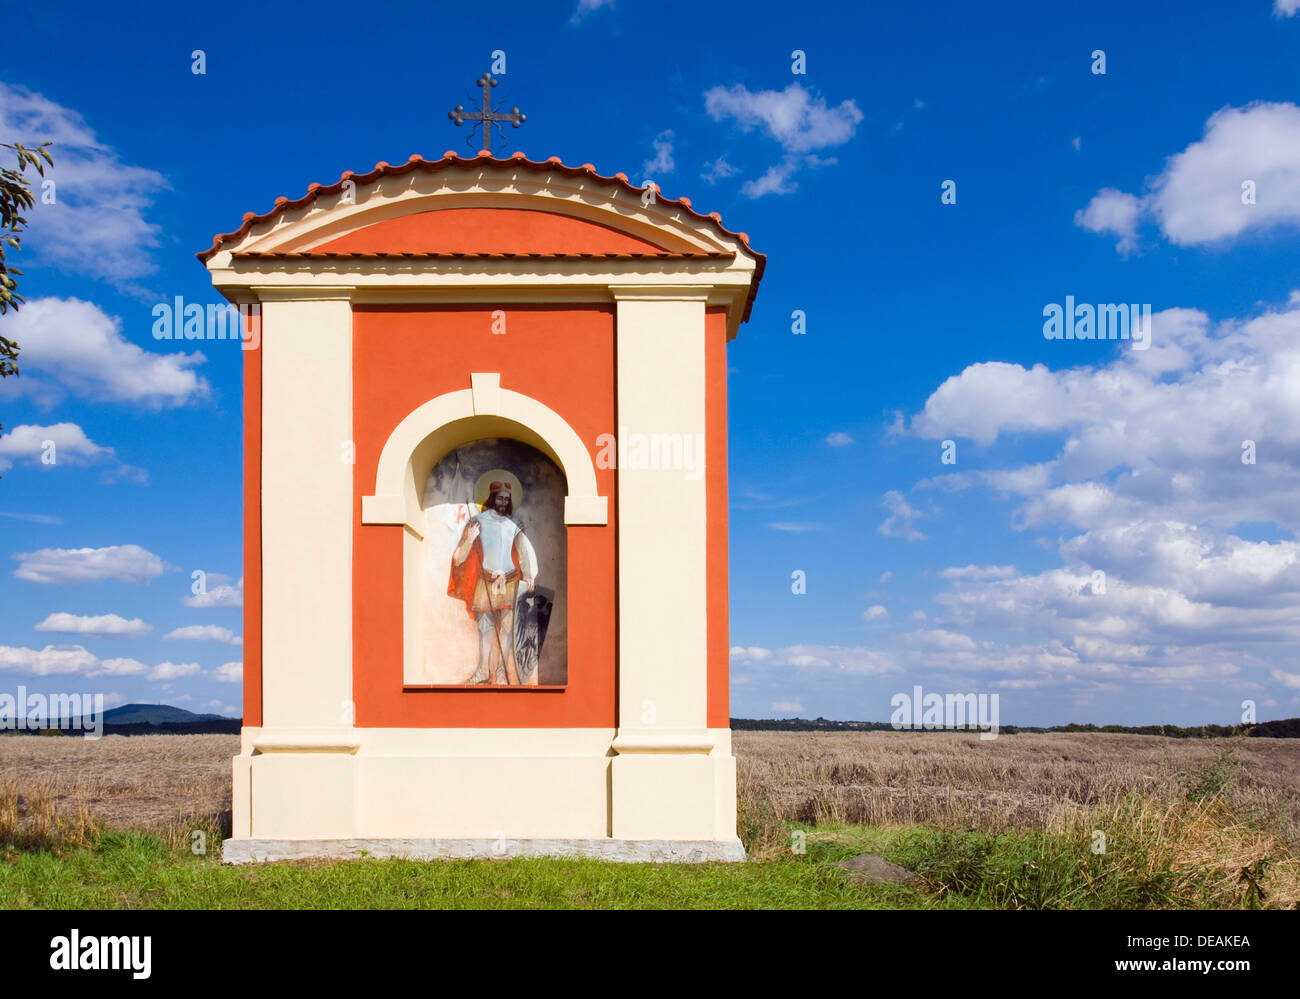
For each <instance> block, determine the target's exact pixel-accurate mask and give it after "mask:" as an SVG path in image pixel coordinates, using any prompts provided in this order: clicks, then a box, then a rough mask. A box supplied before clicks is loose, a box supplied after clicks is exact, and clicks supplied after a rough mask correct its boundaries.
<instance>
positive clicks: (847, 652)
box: [731, 645, 899, 677]
mask: <svg viewBox="0 0 1300 999" xmlns="http://www.w3.org/2000/svg"><path fill="white" fill-rule="evenodd" d="M756 653H757V654H756ZM731 664H732V668H733V669H736V670H738V671H739V672H740V673H741V675H742V677H743V675H744V674H745V673H746V672H752V671H756V670H757V671H762V672H765V673H768V674H771V673H773V672H777V673H780V674H783V675H786V676H788V673H789V668H790V667H793V668H795V669H799V670H809V671H813V672H825V673H831V674H834V673H844V674H851V675H855V676H880V675H882V674H885V673H896V672H898V670H899V667H898V665H897V663H896V662H895V661H894V658H893V656H892V655H890V654H889V653H887V652H882V651H880V650H879V649H868V648H864V647H863V646H840V645H790V646H787V647H785V648H781V649H750V648H745V647H744V646H735V647H734V648H732V650H731Z"/></svg>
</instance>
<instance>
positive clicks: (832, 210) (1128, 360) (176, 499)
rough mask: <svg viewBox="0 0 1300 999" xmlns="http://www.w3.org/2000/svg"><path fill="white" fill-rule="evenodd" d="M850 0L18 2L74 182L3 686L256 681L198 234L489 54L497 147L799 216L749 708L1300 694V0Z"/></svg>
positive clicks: (758, 312)
mask: <svg viewBox="0 0 1300 999" xmlns="http://www.w3.org/2000/svg"><path fill="white" fill-rule="evenodd" d="M825 6H827V5H822V7H819V8H816V9H814V7H813V5H804V6H795V7H793V8H791V7H789V6H787V5H776V4H764V3H751V4H744V5H740V4H734V5H732V4H716V5H714V4H709V5H703V4H689V5H688V4H675V3H664V4H657V5H655V6H654V8H653V10H650V9H645V8H638V7H635V6H634V5H631V4H627V3H623V2H615V3H603V4H595V3H588V2H587V0H583V4H582V5H581V6H580V7H577V8H575V7H574V6H572V5H571V4H519V3H498V4H494V5H491V7H490V8H488V7H487V6H484V5H473V4H465V5H459V6H457V7H455V8H445V7H435V6H433V5H409V6H401V5H385V4H370V5H367V6H366V7H365V8H364V9H361V8H358V7H357V6H356V5H354V4H348V5H344V4H328V3H326V4H317V5H315V6H313V7H312V8H311V10H310V12H307V11H305V9H304V8H301V7H284V8H277V7H275V6H274V5H272V6H270V7H268V6H265V5H262V4H257V5H254V4H238V3H235V4H229V5H226V6H224V7H223V8H222V14H221V16H220V17H219V18H213V17H211V16H208V15H205V14H204V13H203V12H202V11H201V10H199V9H194V10H187V9H183V8H176V7H174V6H172V5H168V6H162V5H156V6H153V5H148V4H145V5H142V6H139V7H137V8H134V9H133V11H132V13H131V14H130V15H129V16H123V15H122V14H121V13H120V11H115V10H112V9H103V8H101V7H99V6H98V5H78V4H59V5H57V6H56V7H55V8H51V7H49V6H45V7H41V8H28V9H18V10H15V11H13V12H11V13H10V14H9V15H7V16H8V17H9V18H11V19H12V20H14V21H16V24H14V25H13V26H12V28H11V31H13V32H14V35H13V37H15V38H16V39H17V42H18V44H17V45H16V46H15V47H14V48H13V50H11V51H10V52H7V53H6V58H5V63H4V67H3V68H2V69H0V141H12V140H14V139H18V140H21V141H25V142H36V141H39V140H41V139H45V138H52V139H54V140H55V142H56V147H55V156H56V166H55V169H54V170H53V171H52V172H51V176H52V177H53V178H54V180H55V182H56V185H57V186H56V197H57V201H56V203H55V204H52V205H40V206H38V207H37V209H36V210H35V211H34V212H33V213H32V225H31V229H30V231H29V234H28V236H27V237H26V239H25V241H24V249H23V251H22V253H21V255H20V256H21V259H18V258H15V259H14V261H13V262H14V263H16V264H18V265H19V266H21V267H23V268H24V269H25V270H26V271H27V276H26V277H25V279H24V280H23V283H22V292H23V293H24V295H25V296H26V298H27V300H28V305H27V306H26V307H25V308H24V309H23V311H22V312H20V313H18V314H17V315H14V314H10V315H8V316H5V317H3V318H0V332H3V333H4V334H5V335H7V336H9V337H11V338H13V339H16V340H18V341H19V342H20V343H21V344H23V346H24V351H23V354H22V355H21V357H20V367H21V369H22V374H21V376H19V377H18V378H10V379H6V380H5V382H4V383H3V384H0V422H3V425H4V431H5V436H4V437H0V474H2V475H3V479H2V480H0V531H3V534H0V537H2V538H3V541H4V544H3V547H4V548H5V549H7V554H8V555H9V556H10V557H9V558H8V559H7V561H8V562H9V564H8V565H7V566H5V567H3V569H2V570H0V606H3V608H4V613H3V617H2V618H0V690H5V689H12V688H13V687H16V686H17V685H18V684H20V683H21V684H25V685H26V686H27V687H28V688H29V689H32V690H45V691H48V692H55V691H67V690H78V691H79V690H98V691H103V692H105V693H106V694H108V695H110V698H109V699H110V701H116V702H117V703H123V702H127V701H136V700H144V701H166V702H170V703H174V704H179V705H182V706H185V707H188V708H191V709H192V710H200V711H205V710H206V711H217V712H223V713H227V714H237V713H238V704H239V690H240V687H239V675H240V674H239V668H238V664H239V663H240V661H241V659H242V654H241V649H240V645H239V644H238V640H239V637H240V634H241V611H240V608H239V600H240V589H239V585H238V584H239V580H240V578H241V575H242V568H241V564H240V562H241V552H240V540H239V538H240V518H241V491H240V490H241V483H240V475H241V470H240V453H241V444H240V433H239V429H240V418H241V415H240V371H239V361H240V358H239V356H238V355H239V351H238V348H236V347H233V346H232V345H230V344H229V343H223V342H209V343H198V344H194V343H190V344H182V345H180V349H177V347H175V346H173V345H171V344H167V343H160V342H158V341H155V340H154V339H153V338H152V336H151V332H150V330H151V325H152V321H153V320H152V315H151V310H152V308H153V306H154V304H156V303H158V302H166V301H171V300H172V299H173V298H174V297H175V296H177V295H179V296H182V297H184V298H185V299H186V301H195V302H203V303H209V302H215V301H216V296H215V293H214V292H213V291H212V289H211V286H210V284H209V283H208V280H207V275H206V272H205V271H204V269H203V268H202V266H201V265H199V264H198V263H197V261H196V260H195V259H194V256H193V254H194V252H196V251H198V250H201V249H204V248H206V247H207V246H208V245H210V242H211V237H212V235H213V234H214V233H216V232H224V231H228V230H231V229H234V228H236V227H237V225H238V224H239V221H240V218H241V216H242V215H243V213H245V212H248V211H258V212H261V211H266V210H267V209H269V208H270V207H271V206H272V204H273V201H274V199H275V198H276V197H277V196H288V197H298V196H300V195H301V194H303V193H305V191H306V188H307V185H308V184H310V183H312V182H324V183H328V182H330V181H333V180H335V179H337V178H338V176H339V174H340V173H342V172H343V171H344V170H357V171H363V170H366V169H369V168H370V167H371V166H372V165H373V164H374V163H375V162H377V161H379V160H385V161H389V162H395V163H396V162H402V161H404V160H406V159H407V158H408V157H409V156H410V155H411V154H412V153H419V154H421V155H423V156H426V157H429V158H435V157H437V156H439V155H441V154H442V152H443V151H444V150H447V149H454V150H457V151H460V152H463V153H466V154H468V153H469V152H471V151H472V150H471V147H470V146H468V145H466V143H465V137H466V132H465V130H464V129H457V128H455V127H454V126H453V125H452V124H451V123H450V122H449V121H448V120H447V118H446V112H447V110H448V109H449V108H450V107H451V106H452V105H453V104H456V103H468V102H467V101H466V99H465V98H466V91H467V90H469V89H471V87H472V84H473V81H474V79H475V78H476V77H477V75H478V74H479V73H480V72H482V71H483V70H484V69H485V68H486V67H487V66H488V64H489V61H490V59H491V54H492V52H493V51H494V50H498V49H499V50H503V51H504V52H505V53H506V71H505V73H503V74H498V76H499V78H500V80H501V86H500V87H498V90H497V96H498V98H499V99H501V100H503V101H504V102H505V103H506V104H507V105H510V104H517V105H519V106H520V107H521V109H522V110H523V111H524V112H525V113H526V114H527V115H528V122H527V124H526V125H525V126H524V127H523V128H522V129H520V130H518V131H512V132H511V133H510V136H509V137H510V140H511V142H512V145H511V146H510V147H509V148H510V150H514V149H522V150H524V151H525V152H526V153H528V155H529V156H530V157H532V158H534V159H544V158H545V157H548V156H552V155H556V156H559V157H561V158H562V159H563V160H564V161H565V162H568V163H573V164H581V163H584V162H591V163H593V164H595V165H596V167H597V168H598V169H599V170H600V171H601V172H602V173H605V174H612V173H614V172H616V171H623V172H626V173H627V174H628V175H629V176H630V177H631V178H632V179H633V180H634V181H636V182H640V181H642V180H645V179H653V180H654V181H656V182H657V183H658V184H659V185H660V186H661V188H662V190H663V191H664V193H665V194H666V195H667V196H669V197H677V196H679V195H686V196H689V197H690V198H691V200H692V202H693V204H694V205H695V207H696V208H698V209H700V210H702V211H705V212H708V211H718V212H720V213H721V214H722V217H723V220H724V222H725V223H726V224H727V226H728V227H730V228H732V229H739V230H743V231H745V232H747V233H749V234H750V236H751V238H752V242H753V245H754V247H755V248H756V249H758V250H760V251H762V252H764V253H766V254H767V255H768V267H767V274H766V277H765V280H764V283H763V286H762V288H761V290H760V293H759V296H758V300H757V304H756V307H755V310H754V314H753V318H752V320H751V322H750V323H749V324H748V325H747V326H745V327H743V328H742V330H741V333H740V336H739V338H738V339H737V340H735V341H734V342H733V343H732V344H731V346H730V347H729V364H730V369H731V374H730V449H731V451H730V475H731V559H732V562H731V641H732V644H733V646H734V649H733V654H732V663H733V686H732V697H733V711H732V713H733V714H734V715H738V716H750V717H754V716H778V717H782V716H789V715H803V716H809V717H811V716H817V715H822V716H826V717H834V718H865V719H885V718H887V717H888V716H889V714H890V706H889V702H890V697H891V696H892V695H893V694H894V693H896V692H900V691H910V690H911V689H912V687H913V686H914V685H916V684H921V685H922V686H923V687H924V688H925V689H926V690H927V691H938V692H987V693H997V694H999V697H1000V699H1001V720H1002V722H1003V723H1004V724H1008V723H1012V724H1014V723H1019V724H1056V723H1063V722H1067V721H1094V722H1121V723H1150V722H1174V723H1200V722H1210V721H1214V722H1225V723H1226V722H1234V721H1237V720H1239V719H1240V716H1241V711H1242V702H1243V701H1246V700H1251V701H1254V702H1255V703H1256V704H1257V706H1258V714H1259V717H1260V718H1261V719H1264V718H1273V717H1288V716H1294V715H1296V714H1300V662H1297V655H1296V652H1297V641H1298V640H1300V545H1297V541H1296V535H1295V530H1296V526H1297V522H1298V521H1300V514H1298V513H1297V510H1298V509H1300V504H1297V503H1296V496H1297V489H1300V295H1297V294H1296V292H1297V291H1298V290H1300V273H1298V272H1297V269H1296V266H1295V264H1296V261H1297V260H1298V259H1300V255H1298V254H1297V251H1298V250H1300V108H1298V107H1297V101H1300V79H1298V74H1297V71H1296V66H1297V65H1300V59H1298V58H1297V50H1298V49H1300V14H1297V13H1296V10H1295V7H1296V2H1295V0H1276V4H1274V3H1273V2H1272V0H1246V2H1241V3H1231V4H1229V3H1222V4H1192V3H1179V4H1140V5H1134V4H1131V3H1094V4H1089V5H1087V8H1088V9H1087V10H1059V9H1057V8H1058V7H1059V6H1060V5H1048V4H1041V3H1034V4H1028V3H1025V4H1011V3H1008V4H980V5H967V4H951V5H946V6H939V5H925V7H924V9H922V7H921V6H920V5H913V4H890V5H876V6H875V9H872V10H852V11H849V10H847V9H846V10H834V9H831V10H827V9H822V8H824V7H825ZM1135 7H1137V8H1138V9H1134V8H1135ZM196 49H201V50H203V52H204V56H205V61H206V66H205V69H206V72H205V73H204V74H202V75H196V74H195V73H193V72H192V57H191V53H192V52H193V51H194V50H196ZM796 49H797V50H802V51H803V52H804V53H805V55H806V73H803V74H796V73H794V72H792V68H793V60H792V55H791V54H792V52H794V51H795V50H796ZM1095 50H1102V51H1104V53H1105V73H1104V74H1102V73H1097V72H1094V68H1095V67H1096V65H1097V60H1096V58H1095V57H1094V55H1093V53H1094V51H1095ZM946 180H952V181H954V182H955V184H956V203H955V204H944V203H942V201H941V197H940V195H941V193H942V191H941V185H942V184H943V182H944V181H946ZM1245 181H1253V182H1254V190H1255V201H1254V203H1253V204H1243V202H1242V184H1243V183H1244V182H1245ZM1066 296H1072V297H1073V299H1074V301H1075V302H1077V303H1090V304H1094V303H1095V304H1104V303H1140V304H1149V305H1150V306H1151V310H1152V312H1153V314H1154V317H1153V320H1152V325H1151V342H1150V347H1149V349H1147V350H1145V351H1138V350H1135V349H1134V346H1133V344H1132V343H1131V342H1122V341H1121V342H1113V341H1112V342H1107V341H1103V342H1089V341H1080V340H1049V339H1046V338H1045V337H1044V335H1043V323H1044V319H1043V315H1044V309H1045V308H1047V307H1048V306H1050V305H1051V304H1053V303H1058V304H1059V303H1064V302H1065V300H1066ZM795 310H802V311H803V312H804V313H805V314H806V317H807V333H806V334H804V335H795V334H793V333H792V332H791V315H792V313H793V312H794V311H795ZM46 440H54V441H55V442H56V445H57V455H58V461H57V463H56V464H54V465H53V466H50V465H46V464H42V463H41V460H40V458H41V454H42V444H43V442H44V441H46ZM1246 440H1252V441H1254V442H1255V457H1256V460H1255V463H1254V464H1245V463H1243V461H1242V454H1243V451H1242V448H1243V441H1246ZM944 441H951V442H952V443H953V445H954V450H955V459H956V460H955V463H951V464H945V463H943V462H942V460H941V456H942V454H943V450H944V448H943V442H944ZM196 570H198V571H202V572H204V573H206V574H207V575H206V581H207V594H206V596H202V597H195V596H194V595H193V594H192V593H191V582H192V574H193V573H194V572H195V571H196ZM796 571H799V572H802V573H804V574H805V577H806V581H807V582H806V593H802V594H796V593H793V592H792V573H794V572H796ZM1097 573H1104V580H1099V577H1097V575H1096V574H1097ZM1103 581H1104V585H1103Z"/></svg>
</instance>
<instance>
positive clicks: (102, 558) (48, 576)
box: [14, 545, 166, 583]
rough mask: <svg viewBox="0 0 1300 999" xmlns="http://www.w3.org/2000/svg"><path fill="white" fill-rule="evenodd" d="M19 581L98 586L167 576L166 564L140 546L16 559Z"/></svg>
mask: <svg viewBox="0 0 1300 999" xmlns="http://www.w3.org/2000/svg"><path fill="white" fill-rule="evenodd" d="M14 558H16V559H17V560H18V563H19V565H18V568H17V569H15V570H14V577H15V578H16V579H25V580H27V581H28V582H30V583H95V582H102V581H104V580H108V579H115V580H119V581H121V582H124V583H147V582H149V581H150V580H152V579H156V578H157V577H159V576H161V575H162V574H163V571H164V570H165V569H166V563H165V562H163V560H162V559H160V558H159V557H158V556H157V555H155V554H153V552H150V551H146V550H145V549H143V548H141V547H140V546H139V545H111V546H109V547H107V548H42V549H40V550H39V551H34V552H20V553H18V554H16V555H14Z"/></svg>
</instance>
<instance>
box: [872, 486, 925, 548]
mask: <svg viewBox="0 0 1300 999" xmlns="http://www.w3.org/2000/svg"><path fill="white" fill-rule="evenodd" d="M880 505H881V506H883V507H884V508H885V509H886V510H888V511H889V516H888V517H886V518H885V519H884V520H883V521H881V523H880V527H879V528H878V530H879V531H880V533H881V534H883V535H884V536H885V537H887V538H906V539H907V540H908V541H924V540H925V535H924V534H922V533H921V532H920V531H918V530H917V529H916V527H915V526H914V525H913V524H912V521H914V520H916V519H918V518H919V517H920V516H921V512H920V511H919V510H917V509H916V508H915V507H913V506H911V505H910V504H909V503H908V502H907V500H905V499H903V494H902V493H900V492H899V491H898V490H897V489H891V490H889V492H887V493H885V495H884V497H883V499H882V500H881V503H880Z"/></svg>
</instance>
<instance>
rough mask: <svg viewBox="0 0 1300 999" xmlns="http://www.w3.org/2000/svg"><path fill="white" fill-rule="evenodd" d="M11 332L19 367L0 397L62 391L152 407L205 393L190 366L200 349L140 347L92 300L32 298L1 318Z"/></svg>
mask: <svg viewBox="0 0 1300 999" xmlns="http://www.w3.org/2000/svg"><path fill="white" fill-rule="evenodd" d="M5 321H6V323H7V324H8V328H9V331H8V332H7V333H6V336H8V337H9V338H10V339H13V340H17V341H18V342H19V343H20V344H22V348H23V352H22V361H23V367H22V374H21V375H20V376H19V377H17V378H6V379H5V380H4V383H3V385H0V396H3V395H4V394H10V395H26V396H29V397H31V398H32V399H33V400H34V401H35V402H36V403H38V404H39V405H44V406H50V405H53V404H55V403H57V402H59V401H61V400H62V399H64V398H65V397H67V396H68V395H73V396H76V397H78V398H81V399H86V400H89V401H91V402H118V403H130V404H132V405H138V406H143V407H145V408H147V409H152V410H158V409H163V408H165V407H168V406H180V405H183V404H184V403H187V402H192V401H195V400H197V399H202V398H204V397H206V396H207V395H208V394H209V392H210V391H211V386H210V385H209V384H208V382H207V380H206V379H204V378H202V377H201V376H199V375H198V374H197V373H196V372H195V371H194V368H196V367H197V366H198V365H200V364H202V363H203V362H204V360H206V358H205V357H204V355H203V353H202V352H201V351H197V350H196V351H192V352H189V353H186V352H185V351H179V350H170V351H165V352H162V353H155V352H152V351H147V350H145V349H143V348H142V347H139V346H137V345H136V344H134V343H132V342H131V341H130V340H128V339H127V338H126V337H124V336H123V335H122V324H121V322H120V321H119V320H118V319H117V318H115V317H113V316H109V315H108V314H107V313H105V312H104V311H103V310H102V309H100V307H99V306H97V305H95V304H93V303H91V302H83V301H81V300H80V299H76V298H66V299H65V298H37V299H33V300H32V301H30V302H28V303H27V304H26V305H24V306H23V309H22V311H21V312H17V313H14V314H13V315H12V316H11V317H9V318H7V319H6V320H5Z"/></svg>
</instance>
